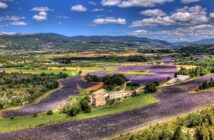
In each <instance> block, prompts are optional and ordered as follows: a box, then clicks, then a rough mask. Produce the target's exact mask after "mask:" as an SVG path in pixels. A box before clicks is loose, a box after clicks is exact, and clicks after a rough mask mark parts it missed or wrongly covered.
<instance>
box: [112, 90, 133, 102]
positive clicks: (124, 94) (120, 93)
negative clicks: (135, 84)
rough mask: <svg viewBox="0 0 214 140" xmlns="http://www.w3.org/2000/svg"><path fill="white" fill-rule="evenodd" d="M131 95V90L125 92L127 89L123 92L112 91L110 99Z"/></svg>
mask: <svg viewBox="0 0 214 140" xmlns="http://www.w3.org/2000/svg"><path fill="white" fill-rule="evenodd" d="M131 95H132V93H131V92H125V91H123V92H111V93H109V99H110V100H113V99H118V98H123V97H128V96H131Z"/></svg>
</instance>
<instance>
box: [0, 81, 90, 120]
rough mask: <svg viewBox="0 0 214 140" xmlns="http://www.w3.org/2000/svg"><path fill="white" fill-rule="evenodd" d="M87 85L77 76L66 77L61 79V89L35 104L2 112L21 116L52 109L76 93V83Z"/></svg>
mask: <svg viewBox="0 0 214 140" xmlns="http://www.w3.org/2000/svg"><path fill="white" fill-rule="evenodd" d="M78 83H79V84H80V85H82V86H85V87H87V86H88V85H87V83H84V82H83V81H82V80H81V78H79V77H72V78H67V79H65V80H63V81H61V84H62V86H63V88H62V89H60V90H57V91H55V92H53V93H51V94H50V95H49V96H48V97H47V98H46V99H44V100H42V101H41V102H39V103H37V104H32V105H28V106H25V107H22V108H20V109H18V110H12V111H6V112H3V114H4V116H7V117H10V116H23V115H33V114H35V113H40V112H45V111H48V110H52V109H54V108H57V107H59V106H61V105H63V104H64V103H65V102H66V100H67V98H68V97H69V96H71V95H78V94H79V93H78V88H77V84H78Z"/></svg>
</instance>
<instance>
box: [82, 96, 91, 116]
mask: <svg viewBox="0 0 214 140" xmlns="http://www.w3.org/2000/svg"><path fill="white" fill-rule="evenodd" d="M80 106H81V110H82V111H83V112H85V113H90V112H91V106H90V105H89V101H88V100H87V99H82V100H81V101H80Z"/></svg>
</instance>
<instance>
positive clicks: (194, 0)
mask: <svg viewBox="0 0 214 140" xmlns="http://www.w3.org/2000/svg"><path fill="white" fill-rule="evenodd" d="M199 1H200V0H181V3H183V4H190V3H195V2H199Z"/></svg>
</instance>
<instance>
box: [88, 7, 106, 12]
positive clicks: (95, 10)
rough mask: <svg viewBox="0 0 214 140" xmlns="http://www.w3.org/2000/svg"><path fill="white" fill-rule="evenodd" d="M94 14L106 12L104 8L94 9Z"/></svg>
mask: <svg viewBox="0 0 214 140" xmlns="http://www.w3.org/2000/svg"><path fill="white" fill-rule="evenodd" d="M91 11H92V12H103V11H105V10H104V9H103V8H100V9H99V8H96V9H93V10H91Z"/></svg>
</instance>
